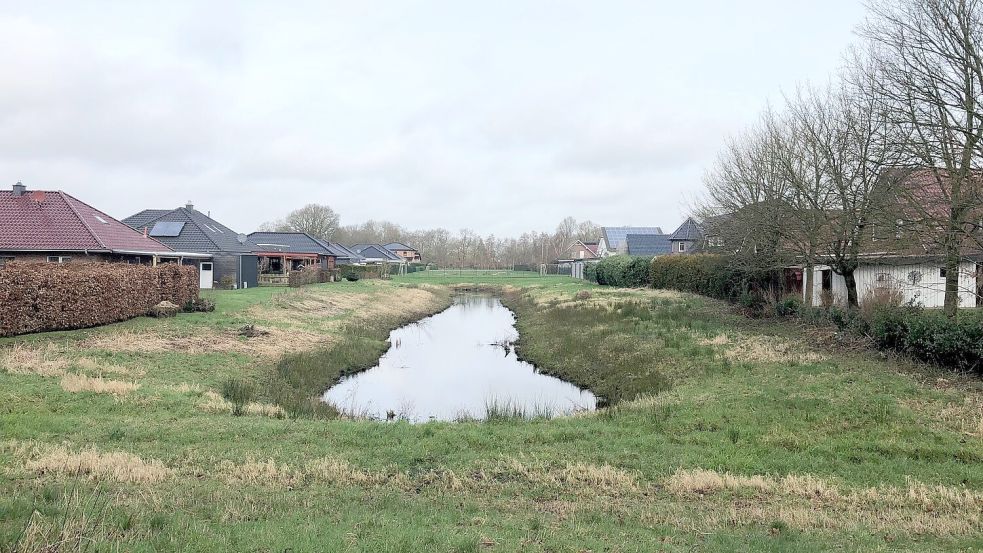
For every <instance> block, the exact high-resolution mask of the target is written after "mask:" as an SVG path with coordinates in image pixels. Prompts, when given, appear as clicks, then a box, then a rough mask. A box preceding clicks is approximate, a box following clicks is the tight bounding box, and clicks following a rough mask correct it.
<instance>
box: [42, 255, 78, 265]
mask: <svg viewBox="0 0 983 553" xmlns="http://www.w3.org/2000/svg"><path fill="white" fill-rule="evenodd" d="M71 260H72V258H71V256H67V255H64V256H63V255H49V256H48V263H68V262H69V261H71Z"/></svg>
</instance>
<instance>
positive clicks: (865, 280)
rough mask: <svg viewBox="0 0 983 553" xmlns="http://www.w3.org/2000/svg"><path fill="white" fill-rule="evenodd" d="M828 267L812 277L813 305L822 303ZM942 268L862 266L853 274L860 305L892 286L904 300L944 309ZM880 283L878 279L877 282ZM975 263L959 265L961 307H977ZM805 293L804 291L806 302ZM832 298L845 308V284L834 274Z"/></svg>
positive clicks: (916, 265)
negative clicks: (879, 289) (916, 276)
mask: <svg viewBox="0 0 983 553" xmlns="http://www.w3.org/2000/svg"><path fill="white" fill-rule="evenodd" d="M828 268H829V267H827V266H824V265H823V266H816V267H815V273H814V278H813V301H812V303H813V305H815V306H819V305H821V303H822V299H821V294H822V285H823V277H822V271H823V269H828ZM940 269H941V267H940V266H939V265H934V264H924V263H920V264H911V265H862V266H861V267H860V268H858V269H857V271H856V272H855V273H854V276H855V277H856V279H857V294H858V296H859V298H860V302H861V303H863V301H864V298H865V297H866V296H867V295H868V294H870V293H871V291H872V290H873V289H874V288H876V287H878V286H893V287H895V288H897V289H899V290H901V292H902V293H903V294H904V301H906V302H907V301H912V300H914V302H915V303H917V304H920V305H922V306H923V307H930V308H941V307H942V306H943V305H944V304H945V279H944V278H942V276H941V273H940V271H939V270H940ZM912 273H921V278H920V279H915V280H917V282H913V281H912V278H911V277H912ZM879 278H880V279H881V280H878V279H879ZM976 283H977V276H976V264H975V263H969V262H965V263H962V264H961V265H960V266H959V306H960V307H976V290H977V288H976ZM804 297H805V292H803V299H804ZM833 298H834V301H835V302H836V303H837V304H838V305H846V303H847V292H846V281H845V280H844V278H843V277H842V276H840V275H838V274H836V273H833Z"/></svg>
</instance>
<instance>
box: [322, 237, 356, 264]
mask: <svg viewBox="0 0 983 553" xmlns="http://www.w3.org/2000/svg"><path fill="white" fill-rule="evenodd" d="M318 242H320V243H321V244H323V245H324V247H325V248H327V249H328V251H330V252H332V253H333V254H334V256H335V264H336V265H362V264H364V263H365V259H364V258H363V257H362V256H360V255H358V254H357V253H355V252H353V251H352V250H350V249H349V248H348V247H347V246H344V245H342V244H339V243H337V242H328V241H326V240H318Z"/></svg>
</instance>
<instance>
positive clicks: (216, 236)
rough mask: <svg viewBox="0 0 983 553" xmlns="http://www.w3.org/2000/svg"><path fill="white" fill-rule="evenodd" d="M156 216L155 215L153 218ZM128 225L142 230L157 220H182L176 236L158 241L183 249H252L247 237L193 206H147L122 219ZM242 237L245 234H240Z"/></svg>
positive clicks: (230, 250) (183, 250)
mask: <svg viewBox="0 0 983 553" xmlns="http://www.w3.org/2000/svg"><path fill="white" fill-rule="evenodd" d="M154 215H156V217H153V216H154ZM123 222H124V223H126V224H127V225H128V226H130V227H131V228H134V229H136V230H143V227H145V226H151V227H152V226H153V224H154V223H157V222H173V223H185V225H184V228H182V229H181V232H180V234H178V235H177V236H161V237H159V238H157V240H159V241H160V242H162V243H164V244H166V245H167V246H169V247H171V248H173V249H174V250H177V251H182V252H201V253H213V252H230V253H250V252H252V250H253V247H252V245H250V244H249V243H248V240H247V241H246V242H245V243H243V242H240V241H239V234H238V233H237V232H236V231H234V230H232V229H230V228H229V227H227V226H225V225H223V224H222V223H219V222H218V221H216V220H215V219H212V218H211V217H209V216H207V215H205V214H204V213H202V212H200V211H197V210H195V209H189V208H187V207H179V208H177V209H171V210H164V209H148V210H144V211H141V212H140V213H137V214H136V215H133V216H131V217H127V218H126V219H123ZM243 237H245V235H243Z"/></svg>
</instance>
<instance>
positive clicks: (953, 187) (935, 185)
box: [862, 0, 983, 318]
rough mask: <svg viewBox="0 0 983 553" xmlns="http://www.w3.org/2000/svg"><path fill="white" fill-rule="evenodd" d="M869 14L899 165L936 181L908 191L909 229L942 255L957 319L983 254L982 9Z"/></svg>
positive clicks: (973, 2)
mask: <svg viewBox="0 0 983 553" xmlns="http://www.w3.org/2000/svg"><path fill="white" fill-rule="evenodd" d="M869 8H870V10H871V12H872V16H871V17H870V18H869V20H868V21H867V23H866V24H865V25H864V26H863V28H862V34H863V35H864V36H865V37H867V38H868V39H869V40H870V42H871V49H870V56H871V57H872V58H873V59H874V60H875V61H876V62H877V63H876V70H877V72H878V74H877V75H876V76H875V77H873V78H871V77H870V76H868V78H867V83H869V84H871V85H873V86H874V87H875V88H876V92H877V94H878V96H879V98H880V101H881V102H882V103H883V107H884V109H886V110H887V111H888V112H889V113H890V116H891V119H892V123H893V125H894V133H895V142H896V147H897V148H898V150H899V152H900V153H901V154H902V155H903V157H902V161H903V162H904V163H905V165H907V166H908V167H909V168H911V169H920V170H923V171H926V172H927V173H923V174H927V175H929V177H930V178H929V179H928V180H927V181H925V180H922V181H920V182H915V183H909V185H908V186H905V187H903V188H902V189H901V191H902V192H903V194H904V196H905V199H906V200H907V201H906V202H905V203H906V206H905V207H906V208H907V210H908V211H907V212H908V213H909V214H910V215H913V216H911V217H910V218H911V219H912V220H911V221H910V222H911V223H912V224H913V226H915V227H916V228H917V229H918V230H919V232H921V233H923V235H924V236H927V237H932V238H933V240H934V242H935V244H936V245H937V246H940V247H941V249H942V251H943V255H944V262H945V267H946V269H947V272H946V283H945V313H946V315H947V316H949V317H950V318H955V317H956V316H957V313H958V307H959V267H960V262H961V256H962V252H963V249H964V248H965V247H966V246H967V244H969V243H974V242H975V246H976V249H979V248H980V230H979V227H980V220H979V218H980V212H979V210H978V207H979V201H980V199H981V197H980V195H981V190H980V160H981V154H983V150H981V147H983V113H981V105H980V103H981V94H983V51H981V39H983V3H981V1H980V0H893V1H876V2H871V3H870V4H869Z"/></svg>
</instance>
